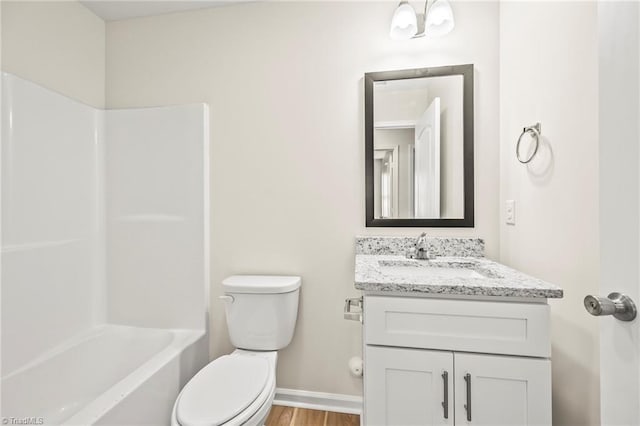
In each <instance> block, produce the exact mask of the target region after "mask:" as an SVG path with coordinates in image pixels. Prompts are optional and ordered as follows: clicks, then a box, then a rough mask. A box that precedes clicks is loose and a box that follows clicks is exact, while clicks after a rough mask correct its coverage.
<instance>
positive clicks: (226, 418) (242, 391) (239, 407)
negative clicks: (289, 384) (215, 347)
mask: <svg viewBox="0 0 640 426" xmlns="http://www.w3.org/2000/svg"><path fill="white" fill-rule="evenodd" d="M251 355H253V354H251V353H250V352H245V351H243V352H237V353H234V354H232V355H225V356H222V357H220V358H218V359H216V360H214V361H212V362H211V363H209V364H208V365H207V366H206V367H205V368H203V369H202V370H200V372H198V374H196V375H195V376H194V377H193V378H192V379H191V380H190V381H189V383H187V385H186V386H185V387H184V389H183V390H182V392H181V393H180V395H179V396H178V399H177V401H176V403H175V405H174V414H173V418H174V420H175V421H176V423H177V424H179V425H181V426H196V425H197V426H219V425H222V424H225V425H239V424H243V423H245V422H247V421H248V420H250V419H251V418H252V417H254V416H255V415H256V413H258V412H259V411H261V409H262V408H263V407H264V406H265V404H267V403H269V404H268V405H269V407H270V401H271V400H272V399H273V394H274V392H275V368H274V367H275V364H274V363H272V362H269V359H266V358H264V357H262V356H251Z"/></svg>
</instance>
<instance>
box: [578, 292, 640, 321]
mask: <svg viewBox="0 0 640 426" xmlns="http://www.w3.org/2000/svg"><path fill="white" fill-rule="evenodd" d="M584 307H585V308H586V309H587V312H589V313H590V314H591V315H593V316H596V317H600V316H604V315H613V316H614V318H617V319H619V320H620V321H633V320H634V319H635V317H636V314H637V309H636V304H635V303H633V300H631V298H630V297H628V296H625V295H624V294H620V293H611V294H609V296H607V297H596V296H592V295H588V296H587V297H585V298H584Z"/></svg>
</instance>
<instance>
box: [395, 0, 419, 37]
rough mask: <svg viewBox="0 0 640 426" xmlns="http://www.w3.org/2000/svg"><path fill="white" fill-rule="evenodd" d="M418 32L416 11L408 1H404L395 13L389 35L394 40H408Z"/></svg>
mask: <svg viewBox="0 0 640 426" xmlns="http://www.w3.org/2000/svg"><path fill="white" fill-rule="evenodd" d="M417 32H418V20H417V18H416V11H415V10H414V9H413V7H411V6H410V5H409V4H408V3H406V2H402V3H400V5H399V6H398V8H397V9H396V11H395V12H394V13H393V18H392V19H391V29H390V30H389V37H391V38H392V39H393V40H408V39H410V38H411V37H413V36H414V35H416V33H417Z"/></svg>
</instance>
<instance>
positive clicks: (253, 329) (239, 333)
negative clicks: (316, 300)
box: [222, 275, 302, 351]
mask: <svg viewBox="0 0 640 426" xmlns="http://www.w3.org/2000/svg"><path fill="white" fill-rule="evenodd" d="M301 283H302V279H301V278H300V277H296V276H281V275H234V276H231V277H229V278H226V279H225V280H223V281H222V288H223V290H224V294H225V296H223V297H222V298H223V299H225V312H226V315H227V328H228V329H229V336H230V337H231V343H233V345H234V346H235V347H236V348H240V349H247V350H253V351H276V350H278V349H282V348H284V347H286V346H288V345H289V343H291V339H292V338H293V331H294V329H295V326H296V319H297V317H298V298H299V295H300V285H301ZM229 296H230V297H229Z"/></svg>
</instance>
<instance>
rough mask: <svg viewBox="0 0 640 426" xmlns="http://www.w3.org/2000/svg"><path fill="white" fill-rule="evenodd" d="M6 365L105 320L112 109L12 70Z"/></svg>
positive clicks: (5, 192) (5, 173)
mask: <svg viewBox="0 0 640 426" xmlns="http://www.w3.org/2000/svg"><path fill="white" fill-rule="evenodd" d="M2 110H3V113H4V114H3V116H2V231H3V232H2V266H3V268H2V372H3V374H7V373H9V372H11V371H14V370H15V369H16V368H19V367H20V366H23V365H25V364H26V363H28V362H30V361H32V360H34V359H35V358H36V357H37V356H39V355H41V354H42V353H43V352H44V351H46V350H49V349H51V348H53V347H54V346H56V345H58V344H59V343H60V342H61V341H63V340H66V339H69V338H71V337H72V336H74V335H76V334H78V333H81V332H83V331H86V330H88V329H89V328H91V327H92V326H93V325H94V324H96V323H97V322H102V321H104V309H103V307H104V293H102V289H103V283H104V278H103V276H102V274H99V273H96V272H98V271H102V266H103V256H102V252H101V250H100V246H101V245H102V244H103V243H104V240H103V239H102V234H101V233H100V230H101V228H102V227H101V223H100V220H99V216H98V210H99V208H100V197H99V191H98V188H99V185H100V182H101V179H100V176H99V175H98V173H97V171H98V163H99V162H100V161H101V159H102V157H101V153H100V149H101V147H102V143H103V142H102V139H101V136H100V135H101V134H102V133H103V132H102V131H101V130H102V128H103V120H104V113H103V111H100V110H97V109H95V108H92V107H89V106H86V105H83V104H81V103H79V102H77V101H74V100H71V99H68V98H65V97H63V96H60V95H59V94H57V93H54V92H51V91H49V90H46V89H44V88H42V87H40V86H37V85H35V84H33V83H30V82H28V81H25V80H22V79H20V78H18V77H15V76H11V75H9V74H4V73H3V91H2Z"/></svg>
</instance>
